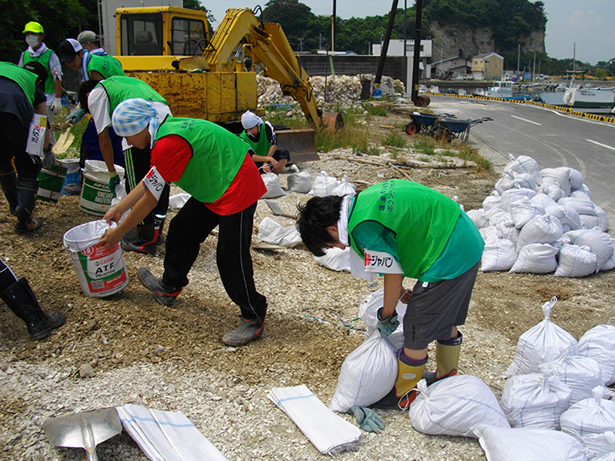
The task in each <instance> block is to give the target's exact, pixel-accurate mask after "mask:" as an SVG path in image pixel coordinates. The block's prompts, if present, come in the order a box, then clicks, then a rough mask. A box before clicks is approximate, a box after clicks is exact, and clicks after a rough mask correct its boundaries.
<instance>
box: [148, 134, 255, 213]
mask: <svg viewBox="0 0 615 461" xmlns="http://www.w3.org/2000/svg"><path fill="white" fill-rule="evenodd" d="M191 158H192V148H191V147H190V144H189V143H188V141H186V140H185V139H184V138H182V137H181V136H178V135H168V136H164V137H162V138H160V139H159V140H157V141H156V144H155V146H154V148H153V149H152V155H151V166H155V167H156V169H157V170H158V173H159V174H160V175H161V176H162V178H163V179H164V180H165V181H166V182H169V181H170V182H177V181H179V178H181V175H182V174H183V172H184V170H185V169H186V165H187V164H188V162H189V161H190V159H191ZM265 192H267V187H266V186H265V183H263V180H262V178H261V175H260V173H259V172H258V168H256V164H255V163H254V161H253V160H252V157H250V155H248V154H247V153H246V157H245V158H244V160H243V163H242V164H241V167H240V168H239V171H238V172H237V174H236V175H235V178H234V179H233V181H232V182H231V184H230V185H229V186H228V188H227V189H226V191H225V192H224V194H223V195H222V197H220V198H219V199H218V200H216V201H215V202H212V203H205V206H206V207H207V208H209V209H210V210H211V211H213V212H214V213H216V214H218V215H221V216H228V215H231V214H235V213H238V212H240V211H242V210H245V209H246V208H247V207H249V206H250V205H252V204H253V203H255V202H256V201H257V200H258V199H259V198H261V197H262V196H263V194H264V193H265Z"/></svg>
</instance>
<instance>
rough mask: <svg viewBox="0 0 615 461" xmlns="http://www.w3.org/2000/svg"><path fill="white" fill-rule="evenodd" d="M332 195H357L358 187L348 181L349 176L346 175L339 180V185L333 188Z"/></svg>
mask: <svg viewBox="0 0 615 461" xmlns="http://www.w3.org/2000/svg"><path fill="white" fill-rule="evenodd" d="M330 195H337V196H339V197H345V196H347V195H350V196H355V195H357V188H356V187H355V185H354V184H350V183H349V182H348V176H347V175H344V177H343V178H342V180H341V181H339V182H338V184H337V186H335V187H333V188H332V190H331V194H330Z"/></svg>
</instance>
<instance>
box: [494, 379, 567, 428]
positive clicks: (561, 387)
mask: <svg viewBox="0 0 615 461" xmlns="http://www.w3.org/2000/svg"><path fill="white" fill-rule="evenodd" d="M547 373H548V372H547ZM571 395H572V391H571V390H570V388H569V387H568V386H566V384H564V383H563V382H562V381H560V380H559V379H558V378H556V377H555V376H551V375H548V374H545V373H529V374H526V375H517V376H513V377H511V378H508V379H507V380H506V383H505V384H504V390H503V391H502V400H501V404H502V410H503V411H504V414H505V415H506V418H508V422H509V423H510V425H511V426H512V427H543V428H545V429H554V430H556V429H559V424H560V422H559V418H560V416H561V414H562V413H563V412H564V411H566V409H567V408H568V406H569V405H570V397H571Z"/></svg>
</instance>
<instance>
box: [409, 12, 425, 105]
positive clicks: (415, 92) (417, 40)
mask: <svg viewBox="0 0 615 461" xmlns="http://www.w3.org/2000/svg"><path fill="white" fill-rule="evenodd" d="M415 6H416V25H415V27H414V58H413V62H412V93H411V94H412V96H411V99H412V102H414V104H416V105H418V106H426V105H428V104H429V99H426V98H425V97H422V99H421V100H419V60H420V59H421V20H422V17H423V0H416V3H415Z"/></svg>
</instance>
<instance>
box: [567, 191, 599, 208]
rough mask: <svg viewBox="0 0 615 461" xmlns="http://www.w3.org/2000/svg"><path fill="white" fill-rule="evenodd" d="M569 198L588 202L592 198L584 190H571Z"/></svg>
mask: <svg viewBox="0 0 615 461" xmlns="http://www.w3.org/2000/svg"><path fill="white" fill-rule="evenodd" d="M570 197H574V198H578V199H581V200H587V201H588V202H591V201H592V198H591V197H590V196H589V194H588V193H587V192H585V191H584V190H573V191H572V192H570ZM595 205H596V204H594V206H595Z"/></svg>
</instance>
